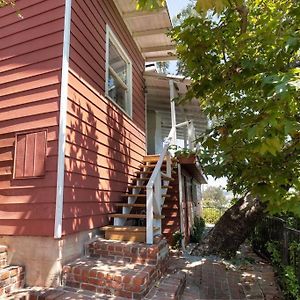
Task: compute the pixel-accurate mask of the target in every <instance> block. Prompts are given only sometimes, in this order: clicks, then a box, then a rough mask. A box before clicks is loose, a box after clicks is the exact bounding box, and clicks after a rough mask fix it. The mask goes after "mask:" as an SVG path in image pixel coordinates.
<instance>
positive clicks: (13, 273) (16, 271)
mask: <svg viewBox="0 0 300 300" xmlns="http://www.w3.org/2000/svg"><path fill="white" fill-rule="evenodd" d="M24 284H25V270H24V268H23V267H7V268H5V269H3V270H1V271H0V298H2V297H3V298H5V297H8V296H9V294H11V293H12V292H15V291H17V290H18V289H20V288H22V287H24Z"/></svg>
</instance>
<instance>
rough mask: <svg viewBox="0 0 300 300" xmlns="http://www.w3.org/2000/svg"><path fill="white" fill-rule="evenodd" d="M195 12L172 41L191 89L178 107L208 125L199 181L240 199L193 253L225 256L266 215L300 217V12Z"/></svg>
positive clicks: (288, 0) (260, 3) (258, 5)
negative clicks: (196, 111)
mask: <svg viewBox="0 0 300 300" xmlns="http://www.w3.org/2000/svg"><path fill="white" fill-rule="evenodd" d="M152 2H153V1H152ZM156 2H158V1H156ZM208 9H209V10H208ZM194 12H197V13H193V14H191V15H190V16H188V17H186V18H184V20H182V22H181V23H180V24H179V25H178V26H176V27H175V28H174V30H173V31H172V37H173V40H174V41H175V42H176V45H177V53H178V56H179V59H180V61H181V63H182V66H183V68H184V74H188V76H189V77H191V80H192V84H191V87H190V89H189V91H188V94H187V96H186V98H185V99H183V100H182V101H188V100H189V99H192V98H198V99H199V102H200V105H201V107H202V110H203V111H204V113H205V114H206V115H207V116H208V117H209V118H210V120H212V124H211V127H210V128H209V129H208V130H207V132H206V134H205V135H204V136H202V137H201V139H200V141H201V144H202V149H201V152H200V158H201V162H202V165H203V167H204V170H205V172H206V173H207V174H209V175H212V176H214V177H217V178H218V177H223V176H226V177H227V178H228V188H229V189H230V190H232V191H233V192H234V193H235V194H239V195H244V197H242V198H240V199H239V200H238V201H237V202H236V203H235V205H234V206H233V207H232V208H231V209H229V210H228V211H227V212H226V213H225V214H224V216H223V217H222V218H221V219H220V221H219V222H218V224H217V225H216V226H215V228H214V229H213V230H212V231H211V232H210V233H209V234H208V235H207V238H206V239H205V240H204V242H203V244H202V245H201V246H199V247H198V250H197V251H198V252H201V253H202V254H203V253H204V254H218V253H221V254H223V255H225V256H230V255H232V254H234V253H235V250H237V247H238V246H239V245H240V244H241V243H242V242H243V241H244V240H245V238H246V237H247V235H248V233H249V231H250V230H251V228H253V226H254V225H255V224H256V222H257V220H259V219H260V218H261V217H262V215H263V214H264V213H265V212H268V213H272V214H276V213H282V212H288V211H291V212H293V213H295V214H297V215H300V205H299V204H300V199H299V190H300V180H299V178H300V167H299V166H300V99H299V89H300V68H299V67H300V64H299V55H300V52H299V49H300V37H299V36H300V35H299V33H300V29H299V28H300V6H299V1H297V0H282V1H278V0H228V1H227V0H223V1H220V0H219V1H218V0H215V1H205V0H198V1H197V4H196V6H195V9H194Z"/></svg>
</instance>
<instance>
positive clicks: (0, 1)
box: [0, 0, 15, 8]
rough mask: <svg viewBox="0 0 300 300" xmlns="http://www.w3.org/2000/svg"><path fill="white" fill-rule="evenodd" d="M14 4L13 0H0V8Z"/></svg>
mask: <svg viewBox="0 0 300 300" xmlns="http://www.w3.org/2000/svg"><path fill="white" fill-rule="evenodd" d="M8 5H10V6H15V1H14V0H0V8H1V7H4V6H8Z"/></svg>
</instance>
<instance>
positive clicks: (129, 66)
mask: <svg viewBox="0 0 300 300" xmlns="http://www.w3.org/2000/svg"><path fill="white" fill-rule="evenodd" d="M110 41H111V42H112V43H113V44H114V46H115V47H116V49H117V51H118V52H119V53H120V55H121V57H122V58H123V59H124V60H125V61H126V63H127V73H128V85H127V88H128V98H129V103H128V104H129V111H126V110H125V109H124V108H122V107H121V106H120V105H119V104H117V103H116V102H115V101H114V99H112V98H111V97H110V96H109V93H108V79H109V69H110V65H109V42H110ZM122 83H123V82H122ZM123 84H124V83H123ZM105 96H106V97H107V98H108V99H109V100H110V101H112V103H113V104H114V105H116V106H117V107H118V108H119V109H120V110H121V111H122V112H123V113H125V114H126V115H127V116H129V117H130V118H132V102H133V99H132V61H131V59H130V58H129V56H128V54H127V53H126V51H125V50H124V48H123V46H122V45H121V43H120V42H119V40H118V38H117V37H116V35H115V34H114V33H113V31H112V30H111V28H110V27H109V25H108V24H107V25H106V53H105Z"/></svg>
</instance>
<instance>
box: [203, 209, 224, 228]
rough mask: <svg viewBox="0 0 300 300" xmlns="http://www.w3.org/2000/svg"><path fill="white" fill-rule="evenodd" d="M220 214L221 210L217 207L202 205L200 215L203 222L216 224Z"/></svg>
mask: <svg viewBox="0 0 300 300" xmlns="http://www.w3.org/2000/svg"><path fill="white" fill-rule="evenodd" d="M222 214H223V213H222V211H221V210H220V209H217V208H212V207H203V209H202V217H203V219H204V220H205V223H208V224H216V223H217V222H218V221H219V219H220V217H221V216H222Z"/></svg>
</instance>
